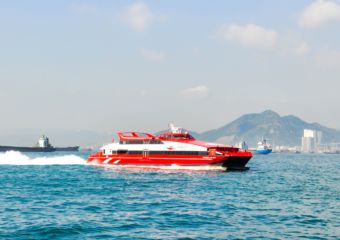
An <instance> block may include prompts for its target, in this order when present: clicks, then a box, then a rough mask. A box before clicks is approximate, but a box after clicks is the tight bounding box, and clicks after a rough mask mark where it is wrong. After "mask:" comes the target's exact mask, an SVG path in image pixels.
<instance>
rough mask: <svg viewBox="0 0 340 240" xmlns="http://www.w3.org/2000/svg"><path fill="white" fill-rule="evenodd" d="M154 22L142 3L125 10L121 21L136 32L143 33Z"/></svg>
mask: <svg viewBox="0 0 340 240" xmlns="http://www.w3.org/2000/svg"><path fill="white" fill-rule="evenodd" d="M154 20H155V17H154V15H153V13H152V12H151V10H150V9H149V7H148V6H147V5H146V4H144V3H142V2H138V3H134V4H132V5H130V6H128V7H127V8H126V10H125V11H124V13H123V15H122V21H123V22H125V23H126V24H128V25H129V26H130V27H132V28H133V29H135V30H137V31H145V30H147V29H148V28H149V27H150V25H151V24H152V23H153V21H154Z"/></svg>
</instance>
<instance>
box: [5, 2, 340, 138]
mask: <svg viewBox="0 0 340 240" xmlns="http://www.w3.org/2000/svg"><path fill="white" fill-rule="evenodd" d="M0 30H1V31H0V105H1V125H0V131H2V132H4V131H6V132H11V131H12V132H15V131H18V130H20V131H21V130H24V129H30V130H36V131H37V132H39V131H41V129H54V130H59V129H60V130H91V131H92V130H93V131H102V132H107V131H111V130H112V131H115V130H139V131H141V130H142V131H157V130H160V129H164V128H165V127H167V124H168V123H169V122H170V121H173V122H175V123H176V124H178V125H180V126H183V127H186V128H190V129H193V130H196V131H203V130H207V129H211V128H216V127H220V126H222V125H224V124H226V123H228V122H229V121H231V120H234V119H235V118H236V117H239V116H241V115H243V114H246V113H253V112H261V111H263V110H266V109H272V110H274V111H277V112H278V113H279V114H281V115H288V114H294V115H297V116H299V117H301V118H303V119H304V120H306V121H309V122H320V123H321V124H324V125H326V126H329V127H334V128H340V107H339V106H340V94H339V93H340V1H336V0H333V1H330V0H329V1H323V0H317V1H307V0H299V1H296V0H281V1H280V0H277V1H272V0H262V1H261V0H257V1H252V0H248V1H242V0H238V1H213V2H212V1H104V0H103V1H81V0H79V1H71V0H64V1H63V0H58V1H43V0H42V1H16V0H10V1H1V2H0Z"/></svg>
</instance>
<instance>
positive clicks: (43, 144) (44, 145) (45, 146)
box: [0, 135, 79, 152]
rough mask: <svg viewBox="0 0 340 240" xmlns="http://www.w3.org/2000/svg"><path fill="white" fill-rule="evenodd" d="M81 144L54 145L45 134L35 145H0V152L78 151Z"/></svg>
mask: <svg viewBox="0 0 340 240" xmlns="http://www.w3.org/2000/svg"><path fill="white" fill-rule="evenodd" d="M78 149H79V146H74V147H53V146H52V145H51V143H50V140H49V139H48V137H46V136H45V135H42V137H41V138H39V140H38V143H37V144H36V145H35V146H33V147H18V146H0V152H6V151H19V152H55V151H78Z"/></svg>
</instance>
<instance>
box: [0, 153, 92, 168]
mask: <svg viewBox="0 0 340 240" xmlns="http://www.w3.org/2000/svg"><path fill="white" fill-rule="evenodd" d="M85 163H86V161H85V160H84V159H83V158H81V157H78V156H76V155H64V156H53V157H37V158H30V157H28V156H27V155H24V154H22V153H20V152H16V151H8V152H5V153H0V165H73V164H78V165H79V164H81V165H82V164H85Z"/></svg>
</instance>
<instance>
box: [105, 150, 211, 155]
mask: <svg viewBox="0 0 340 240" xmlns="http://www.w3.org/2000/svg"><path fill="white" fill-rule="evenodd" d="M143 152H144V153H147V154H150V155H202V156H203V155H207V154H208V152H206V151H128V150H125V149H121V150H118V151H117V153H118V154H143ZM104 153H109V152H104ZM115 153H116V151H112V153H111V154H115Z"/></svg>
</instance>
